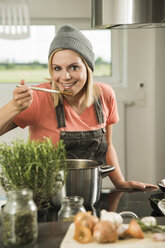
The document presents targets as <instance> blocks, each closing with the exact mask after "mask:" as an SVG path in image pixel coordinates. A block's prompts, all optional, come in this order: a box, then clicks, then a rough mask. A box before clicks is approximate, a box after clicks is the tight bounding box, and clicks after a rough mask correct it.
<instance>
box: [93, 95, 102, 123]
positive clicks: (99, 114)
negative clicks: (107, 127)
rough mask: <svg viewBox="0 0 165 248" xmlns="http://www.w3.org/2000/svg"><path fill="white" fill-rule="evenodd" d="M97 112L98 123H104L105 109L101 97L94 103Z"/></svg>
mask: <svg viewBox="0 0 165 248" xmlns="http://www.w3.org/2000/svg"><path fill="white" fill-rule="evenodd" d="M94 107H95V112H96V117H97V121H98V123H99V124H101V123H104V115H103V108H102V103H101V99H100V97H99V98H98V99H96V100H95V102H94Z"/></svg>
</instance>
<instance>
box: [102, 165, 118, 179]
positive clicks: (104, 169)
mask: <svg viewBox="0 0 165 248" xmlns="http://www.w3.org/2000/svg"><path fill="white" fill-rule="evenodd" d="M114 170H115V167H114V166H112V165H102V166H101V167H100V172H101V176H102V178H104V177H107V176H108V175H109V172H111V171H114Z"/></svg>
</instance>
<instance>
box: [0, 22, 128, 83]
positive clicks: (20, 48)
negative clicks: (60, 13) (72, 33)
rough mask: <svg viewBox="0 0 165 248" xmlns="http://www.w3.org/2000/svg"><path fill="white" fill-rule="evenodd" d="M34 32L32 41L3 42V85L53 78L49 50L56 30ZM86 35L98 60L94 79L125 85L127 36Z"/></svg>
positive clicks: (0, 57) (36, 29) (89, 32)
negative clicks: (49, 70) (124, 38)
mask: <svg viewBox="0 0 165 248" xmlns="http://www.w3.org/2000/svg"><path fill="white" fill-rule="evenodd" d="M57 27H59V25H57ZM30 32H31V37H30V38H27V39H21V40H5V39H0V43H1V45H0V83H19V81H20V80H21V79H25V81H26V82H28V83H42V82H45V79H46V78H48V77H50V76H49V72H48V50H49V46H50V43H51V41H52V39H53V38H54V35H55V26H54V25H35V26H31V27H30ZM82 32H83V33H84V35H86V37H87V38H88V39H89V40H90V41H91V43H92V45H93V49H94V53H95V58H96V59H95V70H94V79H95V80H97V81H102V82H106V83H108V84H111V85H115V86H116V85H119V84H120V85H121V76H123V75H122V66H121V65H122V64H124V63H123V61H121V58H122V57H123V56H122V54H121V51H123V49H122V44H123V35H121V34H120V33H119V31H117V32H113V31H111V30H82ZM112 48H113V49H112ZM119 58H120V59H119Z"/></svg>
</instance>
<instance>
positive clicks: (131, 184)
mask: <svg viewBox="0 0 165 248" xmlns="http://www.w3.org/2000/svg"><path fill="white" fill-rule="evenodd" d="M117 188H120V189H139V190H145V189H157V188H158V186H157V185H154V184H149V183H142V182H137V181H124V182H121V183H120V185H119V186H118V187H117Z"/></svg>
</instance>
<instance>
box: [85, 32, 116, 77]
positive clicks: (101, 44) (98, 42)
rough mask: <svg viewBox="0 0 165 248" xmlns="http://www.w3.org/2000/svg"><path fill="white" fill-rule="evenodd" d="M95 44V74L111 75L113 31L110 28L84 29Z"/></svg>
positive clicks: (101, 75) (98, 75)
mask: <svg viewBox="0 0 165 248" xmlns="http://www.w3.org/2000/svg"><path fill="white" fill-rule="evenodd" d="M82 32H83V33H84V35H85V36H86V37H87V38H88V39H89V40H90V42H91V43H92V45H93V50H94V53H95V71H94V76H97V77H105V76H107V77H110V76H112V71H111V66H112V64H111V31H110V30H86V31H82Z"/></svg>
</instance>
